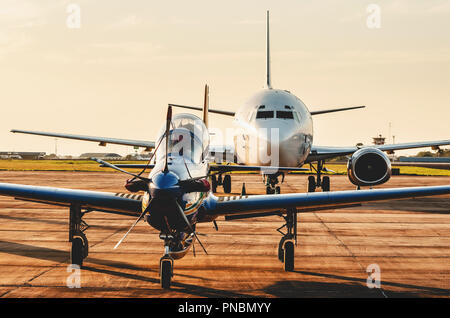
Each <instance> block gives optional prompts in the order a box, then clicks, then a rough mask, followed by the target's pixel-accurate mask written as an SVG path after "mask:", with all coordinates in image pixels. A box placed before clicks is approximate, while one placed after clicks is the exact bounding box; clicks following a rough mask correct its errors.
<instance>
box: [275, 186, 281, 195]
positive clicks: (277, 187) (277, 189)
mask: <svg viewBox="0 0 450 318" xmlns="http://www.w3.org/2000/svg"><path fill="white" fill-rule="evenodd" d="M280 193H281V188H280V187H279V186H276V187H275V194H280Z"/></svg>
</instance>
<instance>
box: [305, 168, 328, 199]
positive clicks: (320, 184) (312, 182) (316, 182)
mask: <svg viewBox="0 0 450 318" xmlns="http://www.w3.org/2000/svg"><path fill="white" fill-rule="evenodd" d="M324 164H325V161H324V160H319V161H318V162H317V168H314V166H313V165H312V164H310V167H311V170H314V171H316V177H314V176H309V177H308V192H315V191H316V188H322V191H323V192H327V191H330V177H329V176H324V177H322V171H330V170H327V168H325V167H324Z"/></svg>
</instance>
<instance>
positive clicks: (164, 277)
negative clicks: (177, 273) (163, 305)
mask: <svg viewBox="0 0 450 318" xmlns="http://www.w3.org/2000/svg"><path fill="white" fill-rule="evenodd" d="M159 237H160V238H161V239H163V240H164V256H163V257H161V259H160V260H159V277H160V282H161V288H164V289H169V288H170V285H171V282H172V277H173V258H172V257H171V256H170V254H169V252H170V243H171V241H172V240H173V237H172V236H171V235H167V234H160V236H159Z"/></svg>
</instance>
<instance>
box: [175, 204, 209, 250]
mask: <svg viewBox="0 0 450 318" xmlns="http://www.w3.org/2000/svg"><path fill="white" fill-rule="evenodd" d="M175 205H176V206H177V210H178V212H179V214H180V216H181V218H182V219H183V220H184V222H185V223H186V225H187V227H188V229H189V231H190V232H191V233H193V234H194V236H195V238H196V239H197V241H198V243H199V244H200V246H201V247H202V249H203V251H204V252H205V254H206V255H208V252H207V251H206V249H205V247H204V246H203V244H202V242H201V241H200V239H199V238H198V236H197V233H195V231H194V229H193V228H192V225H191V223H190V222H189V220H188V219H187V217H186V214H184V211H183V208H182V207H181V206H180V205H179V204H178V202H177V201H175Z"/></svg>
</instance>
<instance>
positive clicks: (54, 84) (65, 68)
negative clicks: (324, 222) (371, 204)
mask: <svg viewBox="0 0 450 318" xmlns="http://www.w3.org/2000/svg"><path fill="white" fill-rule="evenodd" d="M70 3H74V4H77V5H78V6H79V7H80V9H81V24H80V26H81V27H80V28H75V29H72V28H69V27H68V26H67V19H68V17H69V15H70V13H68V12H67V7H68V5H69V4H70ZM372 3H373V4H376V5H378V6H379V8H380V9H381V15H380V23H381V24H380V28H369V27H368V26H367V19H368V17H369V15H370V14H371V13H370V12H368V11H367V8H368V6H369V5H370V4H372ZM266 10H270V15H271V48H272V51H271V59H272V86H273V87H274V88H281V89H287V90H289V91H291V92H292V93H293V94H295V95H296V96H298V97H299V98H300V99H301V100H302V101H303V102H304V103H305V104H306V105H307V106H308V108H309V109H310V110H318V109H326V108H332V107H344V106H355V105H366V106H367V108H366V109H363V110H356V111H350V112H342V113H337V114H328V115H327V114H325V115H319V116H316V117H314V144H316V145H326V146H331V145H333V146H349V145H355V144H356V143H358V142H363V143H365V144H368V143H371V137H373V136H375V135H377V134H383V135H388V130H389V123H392V129H391V133H392V134H393V135H395V141H396V142H410V141H427V140H442V139H450V1H445V0H427V1H424V0H421V1H418V0H392V1H373V0H372V1H361V0H348V1H338V0H335V1H312V0H311V1H308V0H303V1H300V0H295V1H273V0H272V1H261V0H258V1H256V0H255V1H243V0H241V1H234V0H228V1H211V0H209V1H195V0H192V1H179V0H172V1H146V0H141V1H137V0H135V1H133V0H130V1H119V0H96V1H88V0H85V1H81V0H79V1H76V0H75V1H55V0H29V1H26V0H0V110H1V112H0V151H45V152H47V153H53V152H54V150H55V139H54V138H48V137H38V136H30V135H20V134H12V133H10V132H9V131H10V129H13V128H15V129H29V130H41V131H52V132H64V133H76V134H85V135H98V136H108V137H117V138H130V139H143V140H154V138H155V134H156V133H157V132H158V130H159V128H160V125H161V124H162V122H163V120H164V116H165V112H166V109H167V104H168V103H180V104H181V103H183V104H187V105H201V103H202V100H203V87H204V84H205V83H208V84H209V85H210V103H211V107H212V108H219V109H224V110H230V111H235V110H237V109H238V107H239V106H240V105H241V104H243V102H244V101H245V100H246V99H247V98H249V97H250V96H251V95H252V94H253V93H254V92H255V91H257V90H259V89H261V88H262V87H263V85H264V82H265V78H264V76H265V14H266ZM176 112H180V110H176ZM210 122H211V125H212V126H216V127H220V128H225V127H230V126H231V123H232V119H231V117H223V116H220V115H211V119H210ZM83 152H118V153H120V154H127V153H131V152H133V149H132V148H131V147H125V146H108V147H106V148H105V147H98V146H97V144H96V143H90V142H83V141H70V140H64V139H58V154H72V155H78V154H80V153H83ZM416 152H417V150H413V151H412V153H416ZM402 153H405V154H408V153H411V152H398V154H402Z"/></svg>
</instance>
